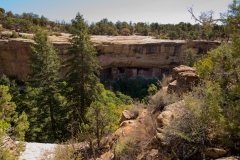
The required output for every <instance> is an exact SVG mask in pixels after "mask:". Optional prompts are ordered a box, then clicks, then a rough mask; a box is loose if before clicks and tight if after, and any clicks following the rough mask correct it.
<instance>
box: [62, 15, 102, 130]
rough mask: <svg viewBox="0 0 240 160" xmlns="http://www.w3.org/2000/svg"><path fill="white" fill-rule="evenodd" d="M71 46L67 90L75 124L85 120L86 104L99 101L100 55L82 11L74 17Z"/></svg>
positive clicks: (67, 64)
mask: <svg viewBox="0 0 240 160" xmlns="http://www.w3.org/2000/svg"><path fill="white" fill-rule="evenodd" d="M71 34H72V36H71V39H70V40H69V42H70V43H71V47H70V48H69V49H68V52H67V54H68V55H69V57H70V58H69V59H68V60H67V61H66V67H67V74H66V82H67V94H66V98H67V100H68V104H69V107H70V110H71V118H72V120H73V122H72V124H73V125H74V123H75V122H76V123H75V124H77V127H79V124H80V123H81V121H82V120H84V115H85V112H86V108H87V107H89V106H90V104H91V103H92V102H93V101H95V100H96V99H97V97H98V95H99V91H98V90H97V84H98V83H99V78H98V74H99V69H100V66H99V64H98V61H97V59H96V54H97V52H96V51H95V49H94V46H93V43H92V42H91V41H90V35H88V27H87V25H86V24H85V22H84V19H83V17H82V16H81V15H80V14H79V13H78V14H77V15H76V17H75V19H73V20H72V30H71Z"/></svg>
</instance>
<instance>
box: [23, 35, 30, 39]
mask: <svg viewBox="0 0 240 160" xmlns="http://www.w3.org/2000/svg"><path fill="white" fill-rule="evenodd" d="M22 38H23V39H30V37H29V36H28V35H25V34H24V35H22Z"/></svg>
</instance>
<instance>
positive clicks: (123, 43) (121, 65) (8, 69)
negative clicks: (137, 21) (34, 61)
mask: <svg viewBox="0 0 240 160" xmlns="http://www.w3.org/2000/svg"><path fill="white" fill-rule="evenodd" d="M67 36H68V35H64V36H61V37H50V38H51V40H52V41H53V43H54V46H55V47H56V49H58V52H59V55H60V56H61V57H63V58H66V55H65V52H66V50H67V48H68V47H69V45H70V44H69V43H68V41H67V38H68V37H67ZM92 41H93V43H94V46H95V48H96V51H97V52H98V57H97V59H98V61H99V64H100V66H101V67H102V70H101V75H100V78H102V79H105V78H110V79H117V78H120V77H125V76H127V77H131V78H135V77H137V76H141V77H144V78H157V77H159V76H161V75H162V74H163V73H170V72H171V70H172V68H174V67H175V66H177V65H178V64H180V63H181V58H182V54H183V51H184V50H185V49H187V48H193V49H194V50H196V51H197V53H199V54H201V53H205V52H207V51H208V50H210V49H212V48H216V47H217V46H219V44H220V43H218V42H206V41H192V42H186V41H183V40H175V41H170V40H158V39H153V38H152V37H144V36H127V37H125V36H115V37H112V36H92ZM32 43H33V41H32V40H24V39H19V38H18V39H7V40H0V75H1V74H6V75H7V76H15V77H17V78H18V79H20V80H25V81H27V80H28V79H27V75H28V74H29V73H30V69H29V66H28V63H29V54H30V52H31V47H30V46H31V44H32Z"/></svg>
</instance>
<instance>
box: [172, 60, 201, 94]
mask: <svg viewBox="0 0 240 160" xmlns="http://www.w3.org/2000/svg"><path fill="white" fill-rule="evenodd" d="M198 82H199V76H198V74H197V73H196V69H195V68H193V67H188V66H184V65H180V66H178V67H175V68H173V70H172V82H171V83H170V84H169V85H168V92H172V91H174V92H186V91H188V90H191V88H192V87H193V86H196V85H197V84H198Z"/></svg>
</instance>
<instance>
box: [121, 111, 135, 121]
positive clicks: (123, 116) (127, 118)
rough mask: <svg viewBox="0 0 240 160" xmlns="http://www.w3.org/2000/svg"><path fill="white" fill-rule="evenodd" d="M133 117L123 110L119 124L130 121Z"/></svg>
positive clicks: (129, 112)
mask: <svg viewBox="0 0 240 160" xmlns="http://www.w3.org/2000/svg"><path fill="white" fill-rule="evenodd" d="M135 118H136V117H135V115H134V114H133V113H132V112H131V111H129V110H124V111H123V112H122V117H121V119H120V123H122V122H123V121H126V120H130V119H135Z"/></svg>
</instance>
